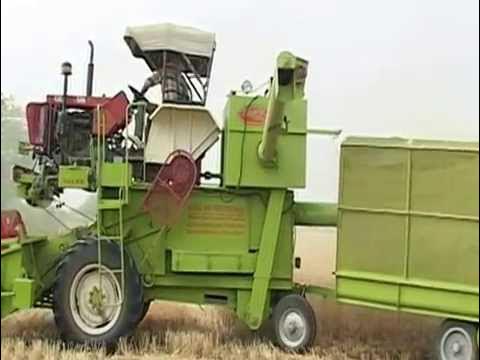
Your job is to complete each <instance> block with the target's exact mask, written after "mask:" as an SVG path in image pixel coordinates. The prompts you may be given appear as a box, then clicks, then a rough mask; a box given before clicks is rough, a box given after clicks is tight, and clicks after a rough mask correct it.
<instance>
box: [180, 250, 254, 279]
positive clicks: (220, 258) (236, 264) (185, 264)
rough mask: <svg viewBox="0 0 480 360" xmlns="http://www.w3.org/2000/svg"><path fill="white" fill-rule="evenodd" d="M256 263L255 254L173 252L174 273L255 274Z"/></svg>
mask: <svg viewBox="0 0 480 360" xmlns="http://www.w3.org/2000/svg"><path fill="white" fill-rule="evenodd" d="M256 263H257V256H256V255H255V254H228V253H223V254H222V253H219V254H212V253H209V252H207V253H198V252H189V251H172V271H174V272H220V273H243V274H253V272H254V271H255V265H256Z"/></svg>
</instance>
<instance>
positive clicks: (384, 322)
mask: <svg viewBox="0 0 480 360" xmlns="http://www.w3.org/2000/svg"><path fill="white" fill-rule="evenodd" d="M316 309H317V310H318V311H317V312H318V321H319V324H320V333H319V335H318V338H317V341H316V344H317V345H316V346H315V348H314V349H313V350H312V352H311V353H310V354H306V355H304V356H298V355H290V354H285V353H282V352H281V351H280V350H278V349H277V348H275V347H274V346H273V345H271V344H269V343H268V342H262V341H261V340H259V338H258V337H256V336H254V335H252V334H251V333H250V332H249V331H248V329H246V328H245V327H244V325H243V324H241V323H240V322H238V321H237V320H236V319H235V317H234V316H232V314H231V313H229V312H228V311H226V310H224V309H218V308H214V307H205V308H203V309H201V308H199V307H194V306H190V305H178V304H172V303H155V304H153V305H152V307H151V309H150V312H149V314H148V315H147V317H146V318H145V320H144V321H143V323H142V324H141V325H140V327H139V329H138V330H136V332H135V334H134V336H133V338H132V339H130V340H128V341H125V340H123V341H122V342H121V344H120V346H119V348H118V350H117V352H116V353H115V354H114V355H112V356H111V358H112V359H118V360H125V359H132V360H134V359H166V358H169V359H175V360H180V359H251V360H257V359H258V360H261V359H279V360H283V359H305V360H309V359H359V360H363V359H365V360H367V359H368V360H370V359H372V360H373V359H392V360H393V359H410V360H414V359H415V360H416V359H418V360H420V359H425V358H426V357H427V350H428V348H429V345H430V340H431V338H432V335H433V334H434V329H435V326H436V325H437V324H436V323H435V322H434V321H430V320H425V319H420V318H416V317H405V316H402V317H400V316H397V315H395V314H390V313H381V312H372V311H366V310H363V309H352V308H350V307H344V306H338V305H336V304H332V303H318V304H316ZM105 357H106V354H105V353H104V352H102V351H99V352H95V351H89V350H86V349H63V348H62V345H61V342H60V341H59V340H58V335H57V333H56V330H55V325H54V322H53V317H52V316H51V313H50V312H49V311H29V312H25V313H22V314H19V315H16V316H14V317H11V318H8V319H6V320H5V321H3V322H2V359H35V360H36V359H38V360H40V359H41V360H46V359H52V360H57V359H59V360H61V359H81V360H87V359H104V358H105Z"/></svg>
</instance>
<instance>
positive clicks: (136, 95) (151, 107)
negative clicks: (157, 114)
mask: <svg viewBox="0 0 480 360" xmlns="http://www.w3.org/2000/svg"><path fill="white" fill-rule="evenodd" d="M128 88H129V89H130V91H131V92H132V94H133V101H134V102H145V103H146V104H147V113H148V114H152V113H153V112H154V111H155V110H156V108H157V107H158V105H157V104H154V103H152V102H150V100H148V99H147V98H146V97H145V95H143V94H142V93H141V92H140V91H138V90H137V89H135V88H134V87H133V86H132V85H128Z"/></svg>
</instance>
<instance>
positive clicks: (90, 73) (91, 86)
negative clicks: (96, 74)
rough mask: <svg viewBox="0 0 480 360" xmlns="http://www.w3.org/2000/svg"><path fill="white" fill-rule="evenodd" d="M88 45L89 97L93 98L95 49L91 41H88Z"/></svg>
mask: <svg viewBox="0 0 480 360" xmlns="http://www.w3.org/2000/svg"><path fill="white" fill-rule="evenodd" d="M88 45H89V46H90V62H89V63H88V72H87V96H92V93H93V70H94V67H95V65H94V63H93V57H94V51H95V47H94V46H93V42H92V41H91V40H89V41H88Z"/></svg>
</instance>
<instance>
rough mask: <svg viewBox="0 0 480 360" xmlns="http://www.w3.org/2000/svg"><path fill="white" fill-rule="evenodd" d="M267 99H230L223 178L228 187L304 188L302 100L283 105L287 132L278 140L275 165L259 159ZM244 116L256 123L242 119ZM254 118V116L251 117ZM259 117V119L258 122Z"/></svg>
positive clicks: (226, 123) (225, 134) (303, 105)
mask: <svg viewBox="0 0 480 360" xmlns="http://www.w3.org/2000/svg"><path fill="white" fill-rule="evenodd" d="M266 108H267V103H266V98H263V97H259V98H251V97H244V96H231V97H230V98H229V100H228V103H227V106H226V109H225V129H224V146H223V176H224V184H225V185H226V186H228V187H240V186H242V187H261V188H304V187H305V181H306V180H305V178H306V133H307V130H306V119H307V117H306V116H307V115H306V112H307V107H306V101H305V100H294V101H291V102H288V103H286V106H285V114H286V118H287V120H288V129H287V128H284V129H283V130H282V132H281V135H280V136H279V139H278V147H277V159H278V161H277V162H276V166H273V167H265V166H263V165H262V163H261V162H260V161H259V158H258V146H259V144H260V142H261V141H262V134H263V125H264V119H265V116H266ZM245 113H248V114H250V113H252V114H255V118H254V119H255V120H258V121H254V120H248V119H249V118H248V115H247V120H245ZM252 117H253V115H252ZM257 117H258V119H257Z"/></svg>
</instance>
